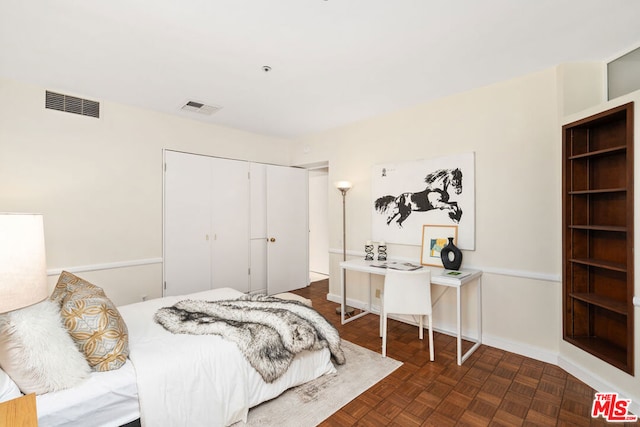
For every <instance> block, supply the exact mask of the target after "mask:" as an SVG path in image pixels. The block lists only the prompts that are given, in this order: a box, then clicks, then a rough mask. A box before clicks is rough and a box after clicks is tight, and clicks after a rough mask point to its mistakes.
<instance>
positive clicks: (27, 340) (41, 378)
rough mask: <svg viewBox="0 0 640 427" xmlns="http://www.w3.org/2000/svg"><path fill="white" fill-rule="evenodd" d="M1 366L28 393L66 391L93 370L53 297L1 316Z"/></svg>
mask: <svg viewBox="0 0 640 427" xmlns="http://www.w3.org/2000/svg"><path fill="white" fill-rule="evenodd" d="M0 366H1V367H2V369H4V370H5V371H6V372H7V374H9V376H10V377H11V378H12V379H13V380H14V381H15V383H16V384H17V385H18V387H19V388H20V390H21V391H22V392H23V393H25V394H27V393H36V394H43V393H48V392H50V391H57V390H63V389H65V388H69V387H72V386H74V385H76V384H78V383H79V382H80V381H82V380H83V379H85V378H86V377H87V376H88V375H89V373H90V372H91V369H90V368H89V364H88V363H87V361H86V359H85V358H84V356H83V355H82V353H80V351H79V350H78V348H77V347H76V345H75V343H74V342H73V340H72V339H71V337H70V336H69V334H68V333H67V330H66V329H65V328H64V326H63V325H62V320H61V318H60V309H59V307H58V306H57V304H56V303H54V302H52V301H49V300H45V301H43V302H41V303H38V304H35V305H32V306H30V307H26V308H23V309H21V310H16V311H12V312H9V313H6V314H3V315H1V316H0Z"/></svg>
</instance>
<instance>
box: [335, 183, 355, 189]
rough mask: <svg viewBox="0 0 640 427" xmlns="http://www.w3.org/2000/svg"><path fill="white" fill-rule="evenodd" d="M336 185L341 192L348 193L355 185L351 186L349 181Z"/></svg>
mask: <svg viewBox="0 0 640 427" xmlns="http://www.w3.org/2000/svg"><path fill="white" fill-rule="evenodd" d="M334 185H335V186H336V188H337V189H338V190H340V191H348V190H349V189H350V188H351V187H353V184H351V183H350V182H349V181H337V182H335V183H334Z"/></svg>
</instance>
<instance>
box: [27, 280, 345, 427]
mask: <svg viewBox="0 0 640 427" xmlns="http://www.w3.org/2000/svg"><path fill="white" fill-rule="evenodd" d="M240 295H242V294H241V293H240V292H238V291H236V290H233V289H230V288H223V289H215V290H211V291H205V292H200V293H197V294H190V295H189V296H188V298H190V299H204V300H218V299H229V298H236V297H238V296H240ZM185 298H186V297H185V296H174V297H165V298H160V299H156V300H149V301H145V302H141V303H136V304H130V305H126V306H121V307H118V310H119V311H120V313H121V315H122V317H123V318H124V320H125V322H126V324H127V327H128V329H129V347H130V356H129V357H130V359H131V360H130V361H129V362H127V364H126V365H125V366H124V367H123V368H121V369H120V370H117V371H110V372H101V373H93V374H92V375H91V378H90V379H89V380H88V381H85V382H84V383H83V384H81V385H80V386H78V387H75V388H74V389H72V390H64V391H62V392H57V393H49V394H47V395H43V396H38V417H39V421H40V425H41V426H45V427H46V426H56V425H65V426H73V425H78V426H80V425H83V426H84V425H87V424H86V422H87V420H90V421H91V423H90V424H91V425H92V426H118V425H121V424H124V423H126V422H129V421H132V420H134V419H136V418H138V416H139V417H140V418H141V422H142V425H143V427H145V426H147V427H161V426H171V425H192V426H198V425H207V426H226V425H230V424H232V423H234V422H236V421H240V420H246V416H247V413H248V410H249V408H250V407H252V406H255V405H257V404H259V403H261V402H264V401H266V400H269V399H272V398H274V397H276V396H278V395H280V394H281V393H282V392H283V391H285V390H286V389H288V388H290V387H293V386H296V385H299V384H302V383H305V382H307V381H310V380H312V379H314V378H317V377H319V376H321V375H323V374H326V373H333V372H335V368H334V366H333V364H332V363H331V360H330V352H329V350H328V349H323V350H321V351H314V352H303V353H300V354H299V355H297V356H296V358H295V359H294V361H293V362H292V365H291V367H290V368H289V370H288V371H287V372H286V373H285V375H283V376H282V377H280V378H279V379H278V380H276V381H274V382H273V383H271V384H267V383H265V382H264V381H263V380H262V377H261V376H260V375H259V374H258V372H257V371H255V370H254V369H253V368H252V367H251V366H250V365H249V363H248V362H247V361H246V359H245V358H244V356H242V354H241V353H240V351H239V350H238V348H237V347H236V345H235V344H233V343H231V342H229V341H225V340H224V339H222V338H221V337H219V336H213V335H211V336H202V335H198V336H194V335H174V334H171V333H170V332H168V331H166V330H165V329H164V328H163V327H162V326H160V325H158V324H156V323H155V322H154V321H153V315H154V314H155V312H156V311H157V310H158V309H159V308H161V307H167V306H170V305H173V304H175V303H176V302H178V301H180V300H182V299H185ZM134 367H135V370H134V369H133V368H134ZM132 374H133V375H132ZM107 377H109V379H108V380H107V379H106V378H107ZM136 377H137V384H136ZM107 381H109V384H110V385H108V386H107V385H106V384H107ZM112 382H113V383H112ZM109 387H113V389H112V390H117V391H116V392H115V393H114V392H113V391H112V390H110V389H109ZM113 394H115V396H112V395H113ZM76 399H79V400H76ZM73 402H76V403H73ZM138 402H139V405H140V406H139V408H138ZM102 415H105V416H104V417H103V416H102ZM76 419H77V420H79V422H78V423H76V424H74V423H73V420H76ZM82 420H84V424H82V422H81V421H82Z"/></svg>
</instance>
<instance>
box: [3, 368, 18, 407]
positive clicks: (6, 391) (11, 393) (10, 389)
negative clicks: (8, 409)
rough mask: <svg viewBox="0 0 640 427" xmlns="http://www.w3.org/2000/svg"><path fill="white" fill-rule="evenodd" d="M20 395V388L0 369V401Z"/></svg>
mask: <svg viewBox="0 0 640 427" xmlns="http://www.w3.org/2000/svg"><path fill="white" fill-rule="evenodd" d="M20 396H22V393H21V392H20V389H19V388H18V386H17V385H16V383H15V382H14V381H13V380H12V379H11V377H10V376H9V375H7V373H6V372H5V371H3V370H2V369H0V402H6V401H7V400H11V399H15V398H16V397H20Z"/></svg>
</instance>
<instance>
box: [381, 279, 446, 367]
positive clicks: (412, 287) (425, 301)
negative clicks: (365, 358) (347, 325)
mask: <svg viewBox="0 0 640 427" xmlns="http://www.w3.org/2000/svg"><path fill="white" fill-rule="evenodd" d="M381 299H382V313H381V316H380V322H381V329H382V357H387V315H388V314H412V315H418V316H419V317H420V320H419V326H420V331H419V336H420V339H423V335H424V334H423V330H422V329H423V319H424V316H428V317H429V357H430V360H431V361H432V362H433V360H434V355H433V327H432V319H431V317H432V316H431V312H432V309H431V271H430V270H426V269H425V268H422V269H420V270H414V271H399V270H393V269H387V272H386V276H385V278H384V290H383V293H382V295H381Z"/></svg>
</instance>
